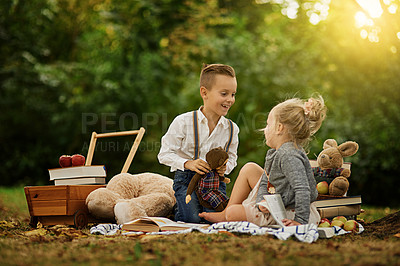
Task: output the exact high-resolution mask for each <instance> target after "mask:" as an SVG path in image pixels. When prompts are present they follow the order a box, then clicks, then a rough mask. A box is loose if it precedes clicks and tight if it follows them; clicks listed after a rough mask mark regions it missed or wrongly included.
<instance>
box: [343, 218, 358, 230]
mask: <svg viewBox="0 0 400 266" xmlns="http://www.w3.org/2000/svg"><path fill="white" fill-rule="evenodd" d="M343 229H344V230H346V231H351V232H357V231H358V223H357V222H356V221H355V220H348V221H347V222H345V223H344V225H343Z"/></svg>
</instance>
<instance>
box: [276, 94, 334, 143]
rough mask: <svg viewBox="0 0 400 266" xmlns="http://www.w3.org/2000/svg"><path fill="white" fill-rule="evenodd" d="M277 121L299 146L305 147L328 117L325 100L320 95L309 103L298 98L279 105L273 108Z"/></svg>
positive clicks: (309, 100)
mask: <svg viewBox="0 0 400 266" xmlns="http://www.w3.org/2000/svg"><path fill="white" fill-rule="evenodd" d="M273 111H274V112H273V115H274V116H275V121H276V122H279V123H282V124H283V125H284V126H285V127H286V129H287V132H288V134H289V136H290V138H291V141H293V142H294V143H295V145H297V146H301V147H305V146H307V144H308V143H309V141H310V139H311V137H312V136H313V135H314V134H315V133H316V132H317V131H318V129H319V128H320V127H321V124H322V121H324V119H325V117H326V106H325V103H324V99H323V98H322V97H321V96H320V95H318V96H316V97H311V98H310V99H308V101H304V100H301V99H298V98H294V99H289V100H286V101H284V102H282V103H279V104H278V105H276V106H275V107H274V108H273Z"/></svg>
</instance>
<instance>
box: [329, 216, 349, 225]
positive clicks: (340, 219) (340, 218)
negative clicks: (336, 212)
mask: <svg viewBox="0 0 400 266" xmlns="http://www.w3.org/2000/svg"><path fill="white" fill-rule="evenodd" d="M335 220H339V221H342V222H343V224H344V223H345V222H347V219H346V217H344V216H336V217H334V218H333V219H332V221H335Z"/></svg>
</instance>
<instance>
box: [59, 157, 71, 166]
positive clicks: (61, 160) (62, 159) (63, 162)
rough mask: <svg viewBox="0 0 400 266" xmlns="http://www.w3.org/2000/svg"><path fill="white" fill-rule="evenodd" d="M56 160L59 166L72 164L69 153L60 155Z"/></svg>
mask: <svg viewBox="0 0 400 266" xmlns="http://www.w3.org/2000/svg"><path fill="white" fill-rule="evenodd" d="M58 162H59V164H60V166H61V167H71V166H72V157H71V156H69V155H61V156H60V158H59V159H58Z"/></svg>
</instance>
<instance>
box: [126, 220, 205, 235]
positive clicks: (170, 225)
mask: <svg viewBox="0 0 400 266" xmlns="http://www.w3.org/2000/svg"><path fill="white" fill-rule="evenodd" d="M209 226H210V225H209V224H196V223H184V222H174V221H172V220H170V219H168V218H165V217H142V218H139V219H136V220H133V221H130V222H127V223H124V224H123V225H122V230H126V231H140V232H160V231H178V230H184V229H188V228H194V227H197V228H202V229H207V228H208V227H209Z"/></svg>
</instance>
